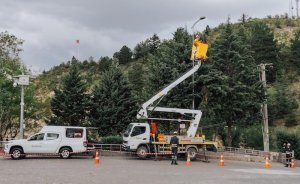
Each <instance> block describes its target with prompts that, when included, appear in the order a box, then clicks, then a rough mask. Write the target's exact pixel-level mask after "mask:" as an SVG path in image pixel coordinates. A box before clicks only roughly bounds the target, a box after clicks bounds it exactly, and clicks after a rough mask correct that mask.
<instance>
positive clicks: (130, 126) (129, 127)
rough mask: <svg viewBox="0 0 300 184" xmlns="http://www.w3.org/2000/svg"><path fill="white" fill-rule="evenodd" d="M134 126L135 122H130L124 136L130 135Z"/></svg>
mask: <svg viewBox="0 0 300 184" xmlns="http://www.w3.org/2000/svg"><path fill="white" fill-rule="evenodd" d="M132 127H133V124H129V125H128V127H127V128H126V130H125V132H124V134H123V135H124V137H128V136H129V133H130V132H131V129H132Z"/></svg>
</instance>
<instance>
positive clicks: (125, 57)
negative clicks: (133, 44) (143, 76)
mask: <svg viewBox="0 0 300 184" xmlns="http://www.w3.org/2000/svg"><path fill="white" fill-rule="evenodd" d="M114 58H117V59H118V60H119V63H120V64H127V63H129V62H131V61H132V52H131V50H130V48H128V47H127V46H126V45H124V46H123V47H122V48H121V49H120V51H119V52H116V53H115V54H114Z"/></svg>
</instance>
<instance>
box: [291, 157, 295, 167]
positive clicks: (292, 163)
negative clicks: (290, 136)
mask: <svg viewBox="0 0 300 184" xmlns="http://www.w3.org/2000/svg"><path fill="white" fill-rule="evenodd" d="M291 168H295V160H294V159H292V161H291Z"/></svg>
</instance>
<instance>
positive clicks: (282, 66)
mask: <svg viewBox="0 0 300 184" xmlns="http://www.w3.org/2000/svg"><path fill="white" fill-rule="evenodd" d="M200 34H201V39H204V40H206V41H208V43H209V50H208V59H207V61H205V62H204V64H203V65H202V67H201V68H200V70H199V71H197V73H195V80H194V83H192V79H191V78H188V79H187V80H185V81H184V82H183V83H182V84H180V85H178V86H177V87H176V88H174V89H173V90H172V91H171V92H170V93H169V94H168V95H167V96H166V97H165V98H164V99H163V100H162V101H161V102H160V106H165V107H174V108H175V107H176V108H192V99H193V98H194V99H195V108H197V109H201V110H202V112H203V116H202V119H201V126H202V127H203V129H202V130H203V133H204V134H206V135H207V137H208V138H209V139H215V138H216V137H220V139H222V141H223V143H226V145H227V146H244V147H251V148H256V149H262V141H261V137H262V134H261V120H262V115H261V111H260V105H261V103H262V102H263V101H264V100H267V102H268V111H269V124H270V136H271V141H270V142H271V148H272V149H276V144H277V146H278V144H281V142H280V140H279V138H278V136H277V137H276V136H275V134H278V133H276V132H277V131H279V130H282V127H283V130H282V131H283V132H285V129H284V128H288V129H289V130H292V131H290V132H292V133H293V132H294V131H297V127H298V126H299V125H300V107H299V104H300V20H299V19H298V20H297V19H291V18H288V17H287V16H275V17H267V18H264V19H256V18H255V19H253V18H246V17H245V16H244V18H241V20H240V21H238V22H236V23H231V22H230V21H228V22H224V23H222V24H220V25H219V26H217V27H215V28H211V27H209V26H207V27H206V29H205V30H204V31H203V32H201V33H200ZM5 36H7V35H3V37H5ZM0 41H1V40H0ZM17 41H18V40H17ZM17 41H15V42H12V43H15V44H13V45H12V46H11V47H12V50H17V49H14V48H15V47H18V46H19V45H22V43H21V42H17ZM192 42H193V35H191V34H190V33H189V32H188V31H187V30H185V29H184V28H177V29H176V30H174V33H173V37H172V38H171V39H167V40H161V39H160V38H159V35H156V34H153V36H152V37H150V38H148V39H146V40H141V42H139V43H137V45H136V46H135V47H134V48H128V47H127V46H126V45H124V46H120V48H121V49H120V50H119V51H116V52H115V53H114V55H113V57H111V58H110V57H104V56H103V57H101V58H99V59H98V58H97V59H94V58H93V57H92V56H91V57H90V58H88V59H86V60H84V61H78V60H77V59H76V58H74V57H73V58H72V59H71V60H70V61H65V62H64V63H62V64H60V65H58V66H55V67H53V68H51V69H50V70H48V71H44V72H43V73H42V74H40V75H39V76H38V77H37V78H36V79H35V80H34V81H33V85H31V86H29V87H28V88H27V89H26V93H25V94H26V98H25V104H26V107H25V110H26V111H25V113H26V114H25V117H26V119H25V122H27V124H28V127H27V130H30V128H34V127H36V126H37V125H41V124H43V123H51V124H63V125H84V126H96V127H99V128H100V131H99V132H100V133H101V136H106V135H116V134H118V133H120V131H122V130H123V129H124V127H125V126H126V125H127V124H128V123H130V122H131V121H136V119H135V115H136V111H137V110H138V109H139V107H140V105H141V104H142V103H143V102H145V101H146V100H147V99H149V97H151V96H152V95H154V94H155V92H157V91H158V90H159V89H161V88H162V87H163V86H165V85H166V84H169V83H170V82H172V81H173V80H174V79H176V78H178V77H179V76H180V75H181V74H183V73H185V72H186V71H187V70H188V69H189V68H191V67H192V62H191V61H190V55H191V47H192ZM9 49H10V47H9ZM18 51H21V50H18ZM2 55H3V56H4V57H2ZM0 56H1V66H2V68H3V69H2V70H1V71H0V74H1V75H0V86H1V89H8V87H9V88H11V89H9V90H6V93H2V94H1V95H0V97H1V98H0V102H1V103H0V105H1V109H2V111H0V115H1V113H4V114H5V116H1V117H0V122H1V125H2V126H0V133H1V137H0V138H2V137H7V136H12V137H14V136H16V135H17V133H18V116H19V98H14V97H15V96H16V94H18V93H19V91H18V90H19V89H18V88H12V87H11V84H10V83H11V82H10V81H9V80H7V79H6V78H5V76H6V75H7V74H10V75H15V72H13V71H14V70H15V69H16V68H19V66H20V65H21V63H20V59H19V58H18V57H17V56H18V54H17V53H16V57H15V58H11V57H10V56H8V55H5V54H3V53H0ZM261 63H272V64H273V66H272V67H267V71H266V76H267V91H266V92H267V93H266V94H267V95H266V96H265V89H264V88H263V87H262V86H263V85H262V83H261V82H260V81H259V75H260V71H259V69H258V65H259V64H261ZM23 68H24V67H23ZM71 71H72V72H71ZM21 72H22V71H21V70H18V73H19V74H20V73H21ZM23 72H25V73H28V72H29V71H28V70H26V69H23ZM79 81H80V82H79ZM193 91H194V94H193ZM9 97H10V98H9ZM7 99H10V100H7ZM77 99H78V101H77ZM79 101H80V103H78V102H79ZM51 103H52V107H51ZM11 107H14V108H11ZM3 109H5V110H6V109H7V110H6V111H4V110H3ZM79 112H80V113H79ZM172 118H180V117H178V116H174V117H172ZM79 119H80V121H79ZM77 120H78V121H77ZM7 122H10V123H7ZM78 122H80V124H78ZM208 127H209V128H208ZM160 128H161V129H162V131H163V132H170V131H172V127H171V126H169V124H165V125H162V126H161V127H160ZM298 129H299V128H298ZM7 130H9V131H7ZM202 130H199V133H202ZM279 134H280V133H279ZM279 134H278V135H279ZM280 135H284V136H286V134H285V133H284V134H280ZM284 136H283V137H284ZM292 136H294V135H292ZM275 139H276V140H277V141H275ZM282 140H286V139H282ZM299 144H300V141H299Z"/></svg>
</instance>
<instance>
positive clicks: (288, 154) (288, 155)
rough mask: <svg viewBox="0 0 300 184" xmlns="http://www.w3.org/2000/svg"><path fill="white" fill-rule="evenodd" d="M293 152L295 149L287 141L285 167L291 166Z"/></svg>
mask: <svg viewBox="0 0 300 184" xmlns="http://www.w3.org/2000/svg"><path fill="white" fill-rule="evenodd" d="M292 153H293V150H292V148H291V144H290V143H287V144H286V151H285V154H286V165H285V167H289V166H290V167H291V161H292V160H291V158H292Z"/></svg>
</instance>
